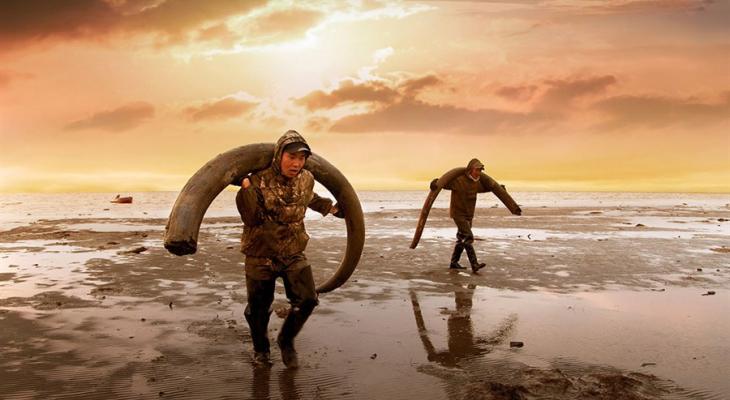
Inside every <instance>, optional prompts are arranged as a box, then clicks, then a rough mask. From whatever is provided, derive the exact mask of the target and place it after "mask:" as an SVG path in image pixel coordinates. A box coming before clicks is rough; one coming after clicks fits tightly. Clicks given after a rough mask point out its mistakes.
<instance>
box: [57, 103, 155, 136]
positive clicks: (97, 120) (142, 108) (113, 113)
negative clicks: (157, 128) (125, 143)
mask: <svg viewBox="0 0 730 400" xmlns="http://www.w3.org/2000/svg"><path fill="white" fill-rule="evenodd" d="M154 116H155V108H154V107H153V106H152V105H151V104H149V103H145V102H136V103H129V104H126V105H124V106H121V107H119V108H116V109H114V110H110V111H102V112H98V113H96V114H94V115H92V116H90V117H88V118H84V119H81V120H78V121H74V122H71V123H69V124H68V125H66V127H65V129H67V130H82V129H101V130H106V131H111V132H121V131H126V130H130V129H133V128H136V127H137V126H139V125H141V124H142V123H143V122H144V121H145V120H148V119H150V118H152V117H154Z"/></svg>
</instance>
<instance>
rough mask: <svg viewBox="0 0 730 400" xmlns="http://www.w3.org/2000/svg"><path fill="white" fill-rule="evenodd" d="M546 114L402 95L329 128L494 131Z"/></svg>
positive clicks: (336, 129)
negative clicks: (470, 106) (473, 107)
mask: <svg viewBox="0 0 730 400" xmlns="http://www.w3.org/2000/svg"><path fill="white" fill-rule="evenodd" d="M549 118H550V116H549V115H548V114H542V113H516V112H510V111H502V110H494V109H478V110H469V109H465V108H460V107H455V106H452V105H437V104H428V103H424V102H422V101H419V100H415V99H410V98H405V99H403V100H402V101H400V102H398V103H395V104H391V105H388V106H387V107H384V108H381V109H378V110H375V111H372V112H369V113H365V114H358V115H350V116H347V117H344V118H342V119H340V120H338V121H336V122H335V123H334V125H332V127H331V128H330V130H331V131H335V132H394V131H399V132H434V133H446V132H455V133H471V134H490V133H495V132H497V131H498V130H500V129H502V128H503V127H505V126H510V127H513V128H519V127H520V126H524V125H526V124H534V123H536V122H542V121H545V120H547V119H549Z"/></svg>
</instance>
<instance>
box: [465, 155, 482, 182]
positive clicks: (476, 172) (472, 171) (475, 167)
mask: <svg viewBox="0 0 730 400" xmlns="http://www.w3.org/2000/svg"><path fill="white" fill-rule="evenodd" d="M483 170H484V164H482V162H481V161H479V160H478V159H476V158H472V159H471V161H469V164H467V166H466V173H467V174H469V176H470V177H471V178H472V179H479V176H480V175H481V173H482V171H483Z"/></svg>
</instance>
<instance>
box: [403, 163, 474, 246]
mask: <svg viewBox="0 0 730 400" xmlns="http://www.w3.org/2000/svg"><path fill="white" fill-rule="evenodd" d="M465 169H466V168H454V169H452V170H450V171H448V172H447V173H445V174H443V175H441V177H440V178H439V179H438V180H437V181H436V188H435V189H433V190H431V191H430V192H429V193H428V197H426V201H425V202H424V203H423V208H421V215H420V216H419V217H418V225H416V233H415V234H414V235H413V241H411V248H412V249H415V248H416V246H418V242H419V241H420V240H421V235H422V234H423V227H425V226H426V220H427V219H428V213H430V212H431V206H433V202H434V201H436V197H438V195H439V193H440V192H441V189H443V188H444V186H446V185H447V184H448V183H449V182H451V181H453V180H454V179H456V177H457V176H460V175H461V174H463V173H464V170H465Z"/></svg>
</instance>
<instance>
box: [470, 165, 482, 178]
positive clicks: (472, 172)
mask: <svg viewBox="0 0 730 400" xmlns="http://www.w3.org/2000/svg"><path fill="white" fill-rule="evenodd" d="M481 173H482V169H481V168H478V167H474V168H472V169H471V170H470V171H469V175H471V177H472V178H474V179H477V178H479V175H481Z"/></svg>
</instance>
